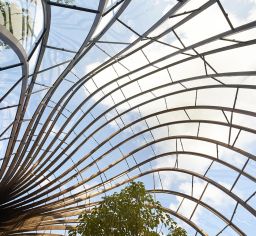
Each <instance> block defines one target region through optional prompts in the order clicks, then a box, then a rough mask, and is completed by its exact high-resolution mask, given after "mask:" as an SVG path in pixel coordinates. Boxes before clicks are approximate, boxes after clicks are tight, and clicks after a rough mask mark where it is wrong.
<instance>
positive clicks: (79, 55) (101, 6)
mask: <svg viewBox="0 0 256 236" xmlns="http://www.w3.org/2000/svg"><path fill="white" fill-rule="evenodd" d="M130 1H131V0H127V1H126V2H125V3H123V5H122V6H121V8H120V9H119V11H118V13H117V15H119V14H121V13H122V12H123V11H124V9H125V7H126V6H127V5H128V4H129V2H130ZM104 6H105V0H104V1H100V4H99V12H100V13H99V14H98V17H96V19H97V20H96V19H95V22H94V27H93V28H92V29H91V31H90V33H89V34H88V35H87V37H86V39H85V41H84V43H83V45H82V46H81V48H80V49H79V54H76V56H75V57H74V59H73V62H72V64H69V65H70V66H68V67H67V68H66V69H65V71H63V73H62V74H61V75H60V77H59V78H58V80H57V81H56V82H55V83H54V84H55V85H54V86H53V87H52V89H51V90H52V91H50V90H49V91H48V92H47V94H46V95H45V99H46V101H45V102H42V103H41V104H40V106H39V107H38V109H37V111H36V112H35V113H34V115H33V117H32V119H31V122H30V125H29V126H28V128H27V130H26V132H27V131H28V132H29V131H30V135H29V136H28V137H29V141H28V142H27V143H29V142H30V141H31V139H32V137H33V136H31V135H33V133H34V132H35V129H36V127H37V124H38V123H39V120H40V117H41V116H42V114H43V111H44V109H45V108H46V104H47V103H48V102H49V100H50V97H51V96H52V94H53V92H54V91H55V90H56V88H57V86H58V84H60V83H61V81H62V79H63V77H64V76H65V75H66V74H67V73H68V72H69V70H70V68H72V66H74V65H75V64H76V63H78V61H79V60H80V58H81V55H83V54H84V53H85V52H87V50H88V49H87V50H85V51H83V50H84V48H86V47H87V44H88V42H89V41H90V40H91V37H92V35H93V33H94V32H95V30H96V27H97V25H98V24H99V21H100V19H101V16H102V14H103V9H104ZM114 22H115V19H112V20H111V21H110V22H109V23H108V26H106V27H105V28H104V30H103V31H102V32H101V33H103V32H104V31H105V30H106V29H107V28H108V27H110V26H111V25H112V24H113V23H114ZM101 33H100V35H101ZM98 37H99V36H98ZM70 63H71V62H70ZM58 106H59V104H56V106H55V108H54V109H53V111H52V112H51V114H52V115H54V112H55V111H56V110H57V108H58ZM39 108H40V109H42V111H41V112H39ZM37 114H39V117H38V118H37V121H35V119H36V118H35V116H36V115H37ZM49 117H50V116H49ZM49 119H50V118H49ZM34 121H35V126H34V128H32V126H33V124H32V122H34ZM48 123H49V121H46V122H45V124H48ZM26 135H27V134H26V133H25V134H24V136H23V137H26ZM34 145H36V142H35V143H34ZM27 147H28V144H26V145H25V148H24V149H23V151H22V153H21V156H22V157H23V156H24V154H25V152H26V149H27ZM31 150H33V148H32V149H31ZM30 152H31V151H30ZM30 152H29V154H28V155H30ZM27 161H28V160H27V159H26V160H25V162H24V163H25V164H26V162H27ZM24 163H23V164H22V166H21V168H22V170H24ZM22 172H23V171H21V173H22ZM18 177H20V176H17V178H18Z"/></svg>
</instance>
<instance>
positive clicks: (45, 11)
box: [3, 0, 51, 184]
mask: <svg viewBox="0 0 256 236" xmlns="http://www.w3.org/2000/svg"><path fill="white" fill-rule="evenodd" d="M41 3H42V6H43V14H44V18H43V21H44V23H43V24H44V29H43V32H42V35H41V37H40V38H39V41H38V42H37V43H36V46H35V48H34V49H36V47H37V46H38V45H39V44H40V42H41V45H40V51H39V54H38V57H37V61H36V65H35V69H34V73H33V75H32V79H31V82H30V84H29V86H28V88H27V91H26V97H25V102H24V108H23V111H22V114H23V116H22V117H21V121H22V120H23V119H24V115H25V111H26V109H27V106H28V102H29V100H30V97H31V93H32V90H33V87H34V84H35V81H36V77H37V73H38V71H39V69H40V66H41V62H42V60H43V56H44V52H45V45H46V44H47V41H48V37H49V32H50V22H51V8H50V7H49V5H48V4H47V3H46V0H42V1H41ZM34 52H35V50H33V51H32V52H31V54H30V56H29V58H27V61H29V60H30V58H31V57H32V55H33V53H34ZM21 124H22V123H21V122H20V125H19V126H21ZM24 144H25V142H23V141H21V142H20V145H19V147H18V150H17V152H16V154H15V156H14V158H13V160H14V162H12V163H11V166H10V170H9V171H8V173H9V172H10V171H12V170H13V169H14V165H16V163H17V162H18V160H19V159H20V156H17V154H18V153H19V150H20V146H22V145H24ZM8 173H6V175H5V176H3V182H4V183H5V184H6V183H7V180H6V177H7V174H8ZM7 179H8V178H7Z"/></svg>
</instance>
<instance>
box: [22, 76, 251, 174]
mask: <svg viewBox="0 0 256 236" xmlns="http://www.w3.org/2000/svg"><path fill="white" fill-rule="evenodd" d="M209 76H211V75H209ZM179 82H181V81H179ZM179 82H177V83H179ZM169 84H170V85H171V84H173V83H168V84H165V85H161V86H158V87H155V88H153V89H150V90H147V91H144V92H141V93H139V94H136V95H134V96H131V97H129V98H127V99H125V100H123V101H121V102H119V103H117V104H116V105H114V106H112V107H111V108H110V109H108V110H107V111H110V110H112V109H113V108H115V107H117V106H118V105H120V104H122V103H125V102H127V101H129V100H132V99H133V98H136V97H137V96H141V95H143V94H146V93H148V92H151V91H153V90H157V89H159V88H164V87H165V86H167V85H169ZM227 87H228V88H234V89H235V88H246V89H254V87H255V86H251V85H228V86H227ZM208 88H222V86H221V85H209V86H200V87H194V88H190V89H186V90H181V91H175V92H172V93H169V94H164V95H161V96H158V97H156V98H153V99H151V100H150V102H151V101H155V100H158V99H162V98H165V97H166V96H170V95H175V94H179V93H182V92H189V91H197V90H199V89H208ZM115 90H117V89H115ZM110 94H111V92H110V93H109V94H107V95H105V96H104V97H102V98H101V99H99V100H98V101H97V102H96V103H95V104H94V105H93V106H92V107H91V108H90V109H89V110H88V111H86V112H85V113H84V115H83V116H82V117H81V118H80V119H79V122H80V121H81V120H82V118H83V117H85V116H86V115H87V114H89V112H90V111H91V110H92V109H93V108H94V107H95V106H96V105H97V104H99V103H100V102H101V101H102V100H103V99H104V98H106V97H107V96H108V95H110ZM147 102H149V101H147ZM147 102H143V103H141V104H139V105H136V106H134V109H135V108H136V107H139V106H142V105H144V104H146V103H147ZM195 108H196V106H195ZM129 110H130V109H129ZM104 114H106V112H104ZM71 118H72V117H69V118H68V119H67V121H70V119H71ZM76 124H78V122H77V123H76ZM64 128H65V127H63V128H61V129H60V131H59V135H60V134H61V131H63V129H64ZM70 133H71V131H70V132H69V134H70ZM56 137H57V135H56V136H55V139H54V140H56V139H57V138H56ZM66 138H67V136H66V137H65V138H64V141H65V139H66ZM64 141H62V142H61V143H63V142H64ZM52 143H53V141H52ZM58 147H59V146H58ZM46 150H48V149H46ZM45 153H46V152H45ZM50 157H51V155H50V156H49V157H48V158H47V159H46V161H45V162H44V163H46V162H47V161H49V159H50ZM42 158H43V155H42V156H41V159H42ZM32 160H33V158H31V160H30V161H32ZM42 165H44V164H42ZM27 174H28V172H27ZM25 176H26V175H25Z"/></svg>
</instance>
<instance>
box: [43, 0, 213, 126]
mask: <svg viewBox="0 0 256 236" xmlns="http://www.w3.org/2000/svg"><path fill="white" fill-rule="evenodd" d="M214 1H215V0H211V1H210V4H208V3H207V4H206V7H202V9H201V10H203V9H205V8H207V7H209V6H210V5H212V4H213V3H214ZM187 2H188V1H183V2H182V3H179V4H177V5H176V6H178V7H177V8H176V6H175V7H174V8H173V9H171V10H170V12H172V13H174V12H175V11H177V10H178V9H179V8H180V7H181V6H182V5H183V4H185V3H187ZM168 14H170V13H168ZM166 16H167V14H166V15H165V18H166ZM188 19H190V17H189V18H188ZM188 19H187V20H188ZM160 23H161V22H158V23H156V25H155V26H154V27H152V28H151V29H150V30H148V31H149V32H151V31H152V30H153V29H154V28H155V27H156V26H158V25H159V24H160ZM100 35H102V33H101V34H100ZM145 35H146V33H145ZM95 40H96V39H95ZM95 40H94V41H95ZM137 41H138V40H136V41H135V42H134V44H135V43H136V42H137ZM131 45H132V44H131ZM128 49H129V47H128V48H127V49H125V50H128ZM78 83H80V81H79V82H78ZM76 84H77V83H76ZM73 87H74V86H72V87H71V88H70V89H69V91H68V92H67V93H65V96H66V95H67V94H68V93H69V92H71V91H72V90H73ZM65 96H64V97H65ZM61 100H62V99H61ZM61 100H59V102H58V103H57V104H56V107H58V106H59V105H60V102H61ZM64 106H65V105H64ZM64 106H62V107H64ZM62 107H61V109H60V110H62ZM59 114H60V112H59ZM49 120H50V116H49V117H48V119H47V121H46V123H47V122H49ZM54 123H55V121H54V122H53V123H52V125H51V127H53V124H54ZM50 129H51V128H50ZM50 129H49V130H50Z"/></svg>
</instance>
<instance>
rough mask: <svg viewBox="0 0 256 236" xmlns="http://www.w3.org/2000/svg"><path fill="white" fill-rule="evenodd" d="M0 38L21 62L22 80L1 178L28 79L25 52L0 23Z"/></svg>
mask: <svg viewBox="0 0 256 236" xmlns="http://www.w3.org/2000/svg"><path fill="white" fill-rule="evenodd" d="M0 39H1V40H2V41H3V42H5V43H6V44H7V45H9V46H10V47H11V49H12V50H13V51H14V52H15V53H16V55H17V56H18V58H19V60H20V62H21V63H22V78H21V81H22V82H21V93H20V99H19V106H18V107H17V112H16V115H15V120H14V122H13V125H12V131H11V136H10V139H9V142H8V146H7V148H6V153H5V158H4V160H3V163H2V165H1V167H0V179H1V178H2V175H3V174H4V172H5V171H6V167H7V165H8V163H9V161H10V158H11V152H12V149H13V146H14V143H15V140H16V138H17V135H18V130H19V122H20V119H21V117H22V109H23V106H24V100H25V92H26V87H27V80H28V62H27V54H26V52H25V50H24V48H23V47H22V45H21V44H20V43H19V41H18V40H17V39H16V38H15V37H14V36H13V34H11V33H10V32H9V31H8V30H7V29H6V28H5V27H4V26H2V25H0ZM19 82H20V81H19Z"/></svg>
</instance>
